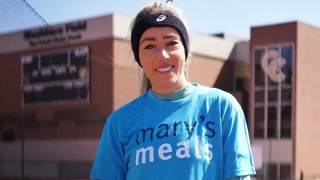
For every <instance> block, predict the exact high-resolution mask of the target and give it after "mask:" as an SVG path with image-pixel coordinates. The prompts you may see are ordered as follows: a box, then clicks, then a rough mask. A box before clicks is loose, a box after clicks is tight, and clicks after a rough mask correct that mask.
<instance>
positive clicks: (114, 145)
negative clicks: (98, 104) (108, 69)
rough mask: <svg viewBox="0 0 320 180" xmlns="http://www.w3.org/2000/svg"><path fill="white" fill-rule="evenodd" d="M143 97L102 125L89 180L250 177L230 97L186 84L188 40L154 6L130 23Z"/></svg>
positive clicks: (173, 16) (176, 22)
mask: <svg viewBox="0 0 320 180" xmlns="http://www.w3.org/2000/svg"><path fill="white" fill-rule="evenodd" d="M131 45H132V51H133V54H134V57H135V60H136V61H137V63H138V64H139V65H140V66H141V68H143V71H144V80H145V82H144V83H143V87H144V88H143V89H144V90H145V92H144V93H143V94H142V95H141V96H140V97H138V98H137V99H135V100H134V101H132V102H130V103H128V104H126V105H125V106H123V107H121V108H119V109H118V110H116V111H115V112H113V113H112V114H111V115H110V116H109V117H108V119H107V121H106V125H105V128H104V130H103V134H102V137H101V141H100V145H99V148H98V151H97V155H96V158H95V161H94V165H93V168H92V172H91V178H92V179H108V180H110V179H135V180H137V179H138V180H140V179H162V180H163V179H165V180H168V179H178V178H179V179H183V180H184V179H215V180H217V179H229V178H230V179H231V178H232V179H250V175H254V174H255V170H254V166H253V160H252V155H251V150H250V142H249V138H248V131H247V126H246V122H245V118H244V115H243V111H242V109H241V107H240V105H239V104H238V103H237V101H236V100H235V98H234V97H233V96H231V95H230V94H228V93H226V92H224V91H221V90H219V89H216V88H208V87H204V86H201V85H199V84H191V83H189V82H188V80H187V75H186V74H187V73H186V64H187V61H188V57H189V34H188V31H187V28H186V26H185V23H184V22H183V20H182V17H181V15H180V13H179V11H178V10H177V9H176V8H174V7H173V6H171V5H168V4H165V3H159V2H154V3H151V4H149V5H147V6H145V7H144V8H143V9H142V10H141V11H140V12H139V13H138V15H137V16H136V18H135V19H134V21H133V23H132V25H131Z"/></svg>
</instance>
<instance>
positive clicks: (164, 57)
mask: <svg viewBox="0 0 320 180" xmlns="http://www.w3.org/2000/svg"><path fill="white" fill-rule="evenodd" d="M158 59H159V60H160V61H163V60H167V59H169V54H168V52H167V50H166V49H165V48H163V47H161V48H159V52H158Z"/></svg>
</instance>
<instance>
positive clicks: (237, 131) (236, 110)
mask: <svg viewBox="0 0 320 180" xmlns="http://www.w3.org/2000/svg"><path fill="white" fill-rule="evenodd" d="M225 108H226V109H225V110H224V111H223V116H222V117H223V119H222V120H223V122H222V138H223V149H224V150H223V152H224V178H231V177H237V176H245V175H254V174H255V169H254V165H253V158H252V153H251V147H250V140H249V134H248V128H247V124H246V119H245V116H244V113H243V110H242V108H241V106H240V104H239V103H238V102H237V100H236V99H235V98H234V97H233V96H232V97H230V99H227V101H226V104H225Z"/></svg>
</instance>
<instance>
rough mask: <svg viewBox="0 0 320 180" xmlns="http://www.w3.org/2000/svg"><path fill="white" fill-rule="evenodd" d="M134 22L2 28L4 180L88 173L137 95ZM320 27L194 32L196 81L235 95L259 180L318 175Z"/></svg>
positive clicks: (0, 145) (113, 19)
mask: <svg viewBox="0 0 320 180" xmlns="http://www.w3.org/2000/svg"><path fill="white" fill-rule="evenodd" d="M131 19H132V17H129V16H125V15H122V14H111V15H107V16H101V17H96V18H91V19H85V20H81V21H75V22H68V23H62V24H57V25H54V26H50V27H40V28H36V29H31V30H25V31H20V32H15V33H10V34H3V35H0V42H1V43H0V72H1V78H0V86H1V91H0V99H1V103H0V121H1V126H0V131H1V135H2V136H1V139H0V140H1V141H0V178H7V177H16V178H21V177H22V178H78V179H79V178H88V176H89V173H90V170H91V165H92V161H93V158H94V156H95V152H96V148H97V146H98V143H99V138H100V135H101V132H102V128H103V126H104V123H105V118H106V116H108V115H109V114H110V113H111V112H112V111H114V110H115V109H117V108H119V107H120V106H122V105H124V104H125V103H127V102H129V101H131V100H133V99H134V98H136V97H137V96H139V88H140V73H141V70H140V68H139V67H138V66H137V64H136V63H135V62H134V60H133V56H132V54H131V46H130V44H129V43H128V34H129V33H128V29H129V24H130V22H131ZM319 34H320V29H319V28H316V27H312V26H309V25H306V24H303V23H300V22H293V23H286V24H279V25H272V26H262V27H253V28H252V32H251V40H246V39H241V38H238V37H234V36H230V35H228V34H218V35H215V36H212V35H205V34H197V33H193V34H192V48H191V52H192V54H193V56H192V58H191V63H190V65H189V80H190V81H191V82H197V83H199V84H202V85H205V86H208V87H217V88H221V89H223V90H226V91H228V92H230V93H232V94H234V95H235V96H236V98H237V99H238V101H239V102H240V104H241V105H242V107H243V109H244V112H245V114H246V115H247V117H248V126H249V130H250V135H251V141H252V149H253V154H254V159H255V164H256V169H257V172H258V175H257V177H258V178H264V179H270V178H271V177H272V178H275V179H277V178H280V177H284V176H285V177H293V176H295V177H299V176H300V172H301V171H303V173H304V175H305V176H309V175H310V176H311V175H316V174H317V173H320V170H319V168H318V167H317V166H314V164H315V163H317V162H319V160H320V158H319V157H318V155H317V153H316V152H317V151H314V150H313V149H318V148H317V147H319V146H320V145H319V144H320V141H317V140H316V137H317V136H319V133H320V132H318V131H317V129H319V127H320V125H319V121H320V120H319V118H318V119H317V117H319V114H318V113H319V112H318V111H317V106H316V104H317V102H318V103H319V101H320V97H319V93H317V92H316V88H317V87H319V86H320V84H319V81H317V80H318V79H319V78H320V75H319V71H317V70H316V68H319V64H320V63H319V61H317V59H316V58H317V53H318V51H317V50H316V48H317V47H318V46H317V45H319V44H320V39H319V38H318V37H320V36H319ZM317 38H318V39H317ZM250 77H251V78H250ZM317 77H318V78H317ZM313 137H314V138H313ZM312 140H313V141H312Z"/></svg>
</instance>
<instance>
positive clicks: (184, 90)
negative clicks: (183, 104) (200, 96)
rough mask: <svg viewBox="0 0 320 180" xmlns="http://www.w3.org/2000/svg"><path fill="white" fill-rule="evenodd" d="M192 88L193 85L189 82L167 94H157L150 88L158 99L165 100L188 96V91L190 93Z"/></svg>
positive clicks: (175, 99)
mask: <svg viewBox="0 0 320 180" xmlns="http://www.w3.org/2000/svg"><path fill="white" fill-rule="evenodd" d="M193 89H194V86H193V85H192V84H191V83H188V84H187V85H186V86H185V87H183V88H181V89H179V90H177V91H174V92H172V93H169V94H157V93H155V92H153V91H152V90H151V92H152V94H154V95H155V96H156V97H158V98H159V99H162V100H166V101H177V100H179V99H182V98H184V97H186V96H188V95H189V94H190V93H192V91H193Z"/></svg>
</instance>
